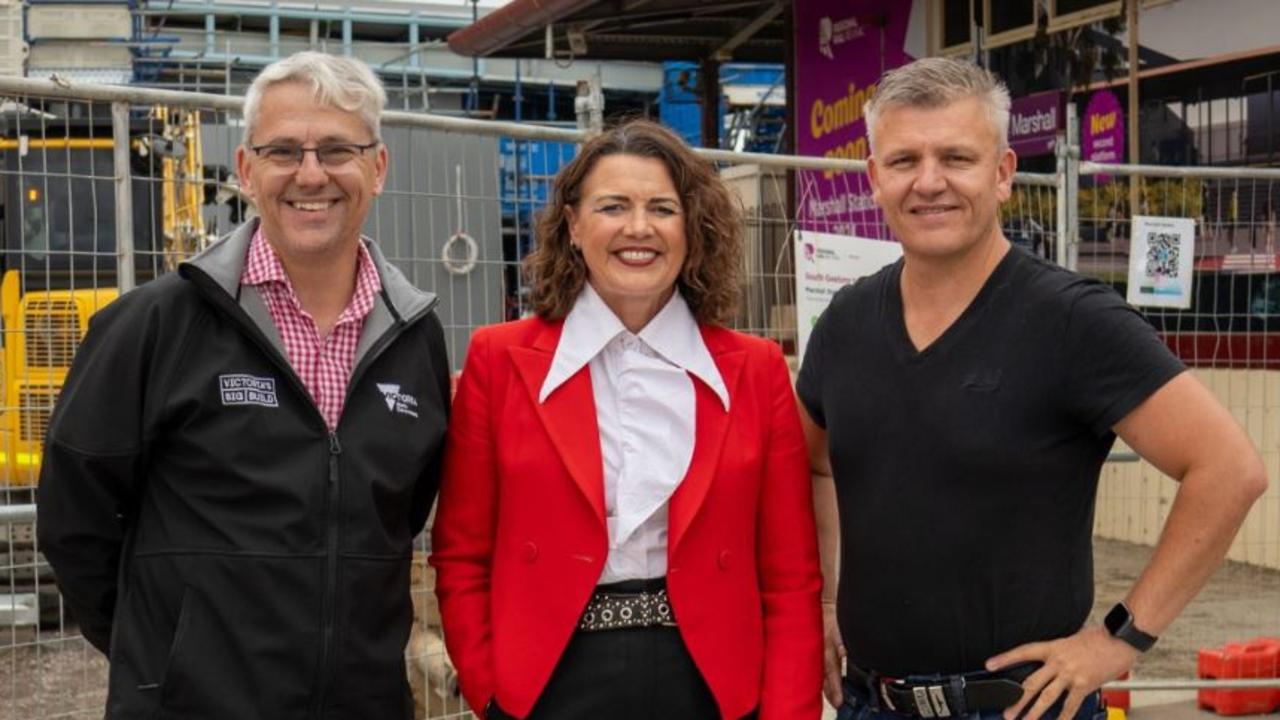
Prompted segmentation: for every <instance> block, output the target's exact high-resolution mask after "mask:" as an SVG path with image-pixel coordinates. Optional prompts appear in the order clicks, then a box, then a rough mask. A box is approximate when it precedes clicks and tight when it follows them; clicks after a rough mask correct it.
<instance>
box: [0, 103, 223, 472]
mask: <svg viewBox="0 0 1280 720" xmlns="http://www.w3.org/2000/svg"><path fill="white" fill-rule="evenodd" d="M91 114H92V113H91ZM96 115H97V116H98V117H104V116H105V117H106V118H109V117H110V113H109V112H101V113H96ZM137 115H138V117H136V118H135V119H134V121H133V122H132V123H131V131H130V135H131V137H130V139H129V144H130V164H131V168H130V174H131V176H132V181H131V185H132V200H133V208H134V210H133V219H134V222H133V228H134V231H133V232H134V237H133V246H134V250H135V257H136V265H135V274H136V276H137V278H138V281H139V282H141V281H143V280H145V279H147V278H150V277H154V276H155V275H156V274H159V273H161V272H168V271H171V270H173V269H174V268H176V267H177V265H178V263H180V262H181V261H182V260H184V259H185V258H187V257H189V256H190V255H192V254H193V253H195V252H197V251H199V250H200V249H201V248H202V247H203V246H204V245H205V244H206V243H207V241H208V240H207V238H206V236H205V223H204V219H203V215H202V211H201V210H202V207H203V206H204V204H205V186H204V164H203V159H202V151H201V145H200V114H199V112H198V111H193V110H185V109H175V108H168V107H153V108H151V109H150V111H148V112H146V113H145V114H143V113H137ZM3 122H4V123H5V125H4V132H3V133H0V167H3V170H4V173H3V181H2V182H0V185H3V211H4V221H3V229H4V242H3V252H2V253H0V257H2V258H3V280H0V322H2V323H3V333H2V335H0V338H2V341H3V351H2V352H0V359H2V362H3V370H2V371H0V383H2V384H3V385H2V387H0V398H2V404H0V488H5V487H7V488H8V489H9V490H11V491H12V490H18V489H25V488H33V487H34V486H35V484H36V479H37V477H38V476H39V470H40V457H41V452H42V450H43V441H44V435H45V430H46V429H47V428H48V424H49V417H50V415H51V414H52V412H53V406H54V403H55V402H56V400H57V397H58V392H59V390H60V389H61V388H62V383H63V381H64V379H65V378H66V374H67V369H68V368H69V367H70V365H71V358H72V356H73V355H74V353H75V349H76V347H77V346H78V345H79V343H80V340H81V339H82V338H83V337H84V333H85V331H86V330H87V329H88V325H89V318H91V317H92V316H93V314H94V313H96V312H97V311H98V310H100V309H102V308H103V307H104V306H106V305H107V304H108V303H110V302H111V301H113V300H115V299H116V297H118V296H119V289H118V288H117V286H116V279H115V278H116V262H117V260H116V237H115V232H116V231H115V208H116V205H115V193H114V187H113V182H114V181H113V175H114V168H113V156H114V141H113V139H112V133H111V126H110V124H109V123H107V124H106V125H105V126H104V125H103V124H102V123H101V122H95V121H94V120H92V119H87V120H86V119H66V120H59V119H56V118H54V119H50V117H49V116H48V114H47V113H41V117H40V118H39V120H38V121H33V120H31V119H29V118H27V119H23V118H8V117H6V118H3Z"/></svg>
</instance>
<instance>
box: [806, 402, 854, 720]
mask: <svg viewBox="0 0 1280 720" xmlns="http://www.w3.org/2000/svg"><path fill="white" fill-rule="evenodd" d="M800 425H801V427H803V428H804V439H805V443H806V444H807V445H808V446H809V468H810V472H811V473H812V474H813V510H814V519H815V520H816V521H817V526H818V553H819V557H820V558H821V561H822V622H823V626H824V628H823V630H824V634H825V636H826V637H825V642H824V645H823V660H824V662H823V669H824V672H825V678H824V681H823V685H822V689H823V694H825V695H826V697H827V701H828V702H830V703H831V704H832V705H833V706H835V707H840V704H841V703H842V702H843V700H844V698H843V694H844V693H843V689H842V678H843V677H844V658H845V650H844V640H843V639H842V638H841V637H840V627H839V624H838V623H837V622H836V581H837V579H838V578H839V575H840V567H839V557H840V513H839V511H838V508H837V507H836V485H835V480H834V479H833V476H832V473H831V455H830V452H829V448H828V446H827V431H826V430H824V429H822V428H821V427H819V426H818V424H817V423H815V422H814V421H813V418H811V417H810V416H809V411H808V410H807V409H805V407H804V404H803V403H801V404H800Z"/></svg>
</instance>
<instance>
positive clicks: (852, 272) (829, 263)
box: [796, 230, 902, 359]
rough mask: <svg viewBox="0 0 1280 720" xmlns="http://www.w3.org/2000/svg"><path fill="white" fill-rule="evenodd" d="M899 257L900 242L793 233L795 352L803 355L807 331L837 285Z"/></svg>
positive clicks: (816, 319)
mask: <svg viewBox="0 0 1280 720" xmlns="http://www.w3.org/2000/svg"><path fill="white" fill-rule="evenodd" d="M900 257H902V245H900V244H898V243H896V242H892V241H887V240H869V239H867V238H860V237H854V236H851V235H832V234H831V233H821V232H807V231H804V230H801V231H799V232H797V233H796V330H797V331H798V335H799V337H798V346H797V347H796V353H797V354H798V356H799V357H800V358H802V359H803V358H804V349H805V347H806V346H808V344H809V333H810V332H811V331H812V330H813V324H814V323H816V322H817V321H818V316H819V315H821V314H822V311H823V310H826V309H827V305H828V303H830V302H831V298H832V296H833V295H835V294H836V291H837V290H839V289H840V288H842V287H844V286H845V285H848V284H849V283H851V282H853V281H854V280H857V279H858V278H860V277H863V276H865V275H872V274H874V273H875V272H876V271H877V270H879V269H880V268H882V267H884V266H885V265H888V264H889V263H892V262H894V261H895V260H897V259H898V258H900Z"/></svg>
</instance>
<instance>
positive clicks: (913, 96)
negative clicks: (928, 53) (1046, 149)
mask: <svg viewBox="0 0 1280 720" xmlns="http://www.w3.org/2000/svg"><path fill="white" fill-rule="evenodd" d="M971 97H972V98H977V99H978V100H979V101H980V102H981V103H982V104H983V105H984V106H986V110H987V115H988V117H989V118H990V119H991V129H992V130H994V131H995V133H996V148H997V149H999V150H1000V151H1002V152H1003V151H1004V149H1005V148H1006V147H1008V146H1009V106H1010V104H1011V101H1010V99H1009V89H1008V88H1006V87H1005V85H1004V83H1002V82H1000V80H999V79H997V78H996V76H994V75H992V74H991V73H990V72H988V71H987V70H985V69H983V68H980V67H978V66H977V65H974V64H973V63H971V62H969V61H967V60H957V59H955V58H940V57H931V58H922V59H920V60H916V61H915V62H913V63H910V64H908V65H903V66H902V67H900V68H895V69H893V70H890V71H889V72H887V73H885V74H884V77H882V78H881V79H880V85H879V86H878V87H877V88H876V92H875V94H874V95H872V96H871V100H870V102H868V103H867V107H866V118H867V142H868V144H870V145H871V147H872V154H874V153H875V138H874V137H873V135H872V133H874V132H875V126H876V122H877V121H878V120H879V119H880V113H882V112H884V110H885V108H890V107H913V108H930V109H932V108H940V107H942V106H944V105H950V104H951V103H953V102H956V101H957V100H964V99H966V98H971Z"/></svg>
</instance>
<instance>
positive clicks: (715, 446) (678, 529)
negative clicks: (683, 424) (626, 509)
mask: <svg viewBox="0 0 1280 720" xmlns="http://www.w3.org/2000/svg"><path fill="white" fill-rule="evenodd" d="M724 332H725V331H723V330H719V329H717V328H708V327H705V326H704V327H703V328H702V339H703V342H705V343H706V344H707V349H708V350H710V351H711V357H712V359H714V360H715V362H716V367H717V368H718V369H719V370H720V378H721V379H722V380H724V386H725V388H726V389H727V390H728V391H729V409H730V412H732V411H734V409H735V407H736V406H735V404H734V403H735V400H734V398H735V397H736V396H737V387H738V378H739V377H740V376H741V375H742V366H743V365H744V364H745V362H746V358H747V354H746V352H745V351H742V350H735V349H733V348H732V345H730V344H729V343H728V342H726V341H725V339H726V336H725V335H724V334H722V333H724ZM693 387H694V392H695V393H697V419H696V421H695V423H694V424H695V425H696V428H695V430H694V444H693V460H692V461H691V462H690V463H689V472H688V473H686V474H685V477H684V480H683V481H682V482H681V483H680V487H678V488H676V492H675V494H674V495H672V496H671V507H670V513H671V514H670V517H669V519H668V530H669V540H670V543H669V547H668V551H667V552H668V556H669V557H670V556H671V554H673V553H674V552H675V550H676V548H677V547H679V546H680V540H681V539H683V538H684V534H685V531H687V530H688V529H689V525H690V524H691V523H692V522H693V518H694V516H696V515H697V514H698V509H699V508H700V507H702V501H703V499H705V498H706V496H707V490H708V489H709V488H710V487H711V480H712V478H714V477H715V474H716V467H717V466H719V464H720V453H721V451H722V450H723V449H724V438H725V432H726V431H727V430H728V429H729V421H730V413H729V412H725V409H724V405H723V404H722V403H721V402H720V398H719V397H718V396H717V395H716V394H715V392H714V391H713V390H712V389H711V388H710V387H708V386H707V384H706V383H704V382H702V381H701V380H699V379H698V378H697V377H694V378H693Z"/></svg>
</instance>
